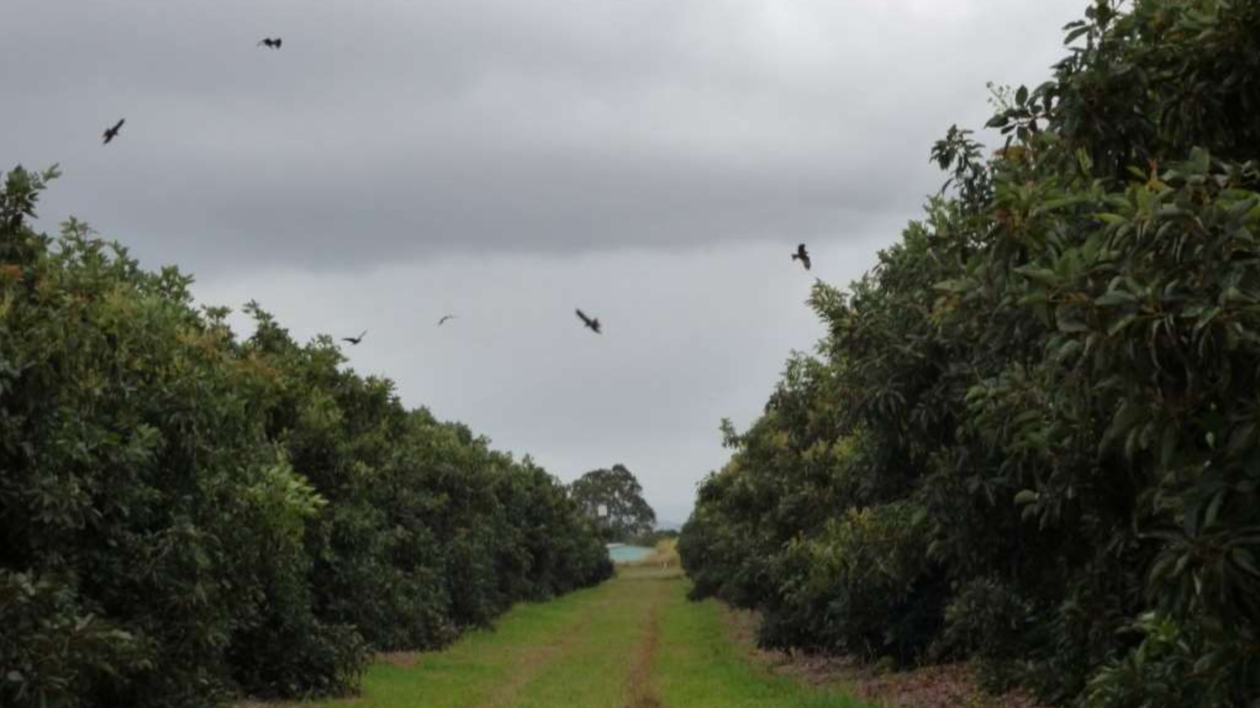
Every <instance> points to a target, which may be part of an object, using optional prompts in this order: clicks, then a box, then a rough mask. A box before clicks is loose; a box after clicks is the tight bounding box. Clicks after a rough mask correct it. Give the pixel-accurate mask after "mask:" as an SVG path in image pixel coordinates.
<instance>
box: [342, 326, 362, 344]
mask: <svg viewBox="0 0 1260 708" xmlns="http://www.w3.org/2000/svg"><path fill="white" fill-rule="evenodd" d="M364 334H367V330H366V329H365V330H363V333H362V334H360V335H359V336H357V337H342V338H341V341H343V342H350V343H351V344H358V343H359V342H362V341H363V335H364Z"/></svg>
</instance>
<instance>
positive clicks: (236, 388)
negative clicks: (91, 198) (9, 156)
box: [0, 168, 612, 708]
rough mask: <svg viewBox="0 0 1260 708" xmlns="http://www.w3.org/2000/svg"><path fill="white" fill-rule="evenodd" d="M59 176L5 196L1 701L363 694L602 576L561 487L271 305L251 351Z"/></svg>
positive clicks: (606, 567)
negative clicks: (381, 672) (279, 316)
mask: <svg viewBox="0 0 1260 708" xmlns="http://www.w3.org/2000/svg"><path fill="white" fill-rule="evenodd" d="M55 176H56V173H55V171H49V172H47V173H44V174H36V173H32V172H29V171H27V170H24V169H21V168H18V169H14V170H12V171H11V172H9V173H8V174H7V175H5V177H4V186H3V190H0V539H3V541H2V542H0V627H2V628H3V629H2V630H0V705H4V706H15V707H25V706H62V707H65V708H77V707H88V706H123V705H125V706H137V707H138V708H144V707H147V706H153V707H158V706H161V707H163V708H171V707H194V706H214V705H221V704H222V703H224V702H225V701H227V700H229V699H231V698H232V697H234V696H237V695H239V694H242V693H249V694H253V695H260V696H276V697H302V696H314V695H327V694H339V693H345V692H348V691H352V690H354V689H355V687H356V686H357V685H358V681H359V677H360V674H361V672H362V670H363V668H364V666H365V664H366V661H367V659H368V656H369V651H370V650H373V649H376V650H401V649H427V648H434V647H440V646H443V645H445V644H447V643H449V642H450V641H452V640H453V639H454V638H455V637H456V636H458V635H459V634H460V633H461V632H462V631H463V630H465V629H466V628H469V627H477V626H485V625H487V624H488V623H489V622H490V621H491V619H492V618H494V617H495V616H496V615H497V614H499V613H500V612H502V611H504V610H505V609H506V608H508V607H509V606H510V605H511V604H512V603H513V602H515V601H517V600H524V599H541V598H547V597H550V596H552V595H555V594H557V593H563V592H567V591H569V590H572V589H575V588H578V587H582V586H586V585H590V584H593V583H596V582H599V581H601V580H603V579H604V578H607V577H608V576H609V575H610V574H611V572H612V567H611V563H610V562H609V560H608V557H607V553H606V551H605V549H604V547H603V545H602V543H601V541H600V538H599V536H598V534H597V533H596V530H595V528H594V526H593V525H592V524H591V523H590V522H589V521H588V520H587V519H586V517H585V516H584V515H583V514H582V512H581V510H580V509H579V508H578V506H577V505H576V504H575V503H574V502H573V501H572V500H570V499H569V498H568V496H567V494H566V491H565V488H564V486H563V485H561V484H560V483H559V482H558V481H557V480H556V479H555V478H553V477H552V476H551V475H549V474H547V473H546V472H545V471H544V470H542V469H541V468H539V467H538V466H536V465H534V464H533V463H532V462H531V461H530V460H529V459H528V458H526V459H524V460H517V459H514V458H512V457H511V456H510V455H507V454H504V453H501V452H497V451H495V450H493V449H492V448H491V447H490V445H489V441H487V440H486V439H484V438H481V437H478V436H476V435H474V434H473V433H472V431H470V430H469V429H468V428H467V427H465V426H463V425H460V424H455V423H444V422H441V421H439V420H437V419H436V418H435V417H434V416H433V415H431V414H430V413H429V412H428V411H426V410H424V409H418V410H408V409H406V408H405V407H404V406H403V405H402V403H401V402H400V401H399V400H398V397H397V396H396V394H395V393H394V387H393V384H392V383H391V382H390V381H389V380H388V379H383V378H377V377H371V376H368V377H365V376H361V375H359V374H356V373H355V372H354V371H352V370H349V369H348V368H347V367H346V366H345V364H346V361H345V359H344V357H343V356H342V355H341V353H340V352H339V350H338V349H337V347H336V346H335V344H334V343H333V341H332V340H331V338H329V337H327V336H321V337H318V338H317V339H315V340H314V341H313V342H311V343H309V344H305V345H302V344H298V343H296V342H295V341H293V339H292V338H291V337H290V336H289V334H288V332H287V331H286V330H285V329H284V328H282V327H281V326H280V325H279V324H278V323H277V322H276V321H275V319H274V318H273V317H272V316H271V315H269V314H268V313H266V312H265V311H263V310H262V309H261V308H260V307H259V306H257V305H256V304H251V305H250V306H249V307H248V308H247V311H248V313H249V314H250V315H252V317H253V318H254V321H255V324H256V331H255V332H254V334H253V335H252V336H250V337H249V338H248V339H244V340H241V339H238V338H237V337H236V335H235V334H234V333H233V332H232V331H231V330H230V329H229V327H228V326H227V325H226V323H225V318H226V316H227V314H228V312H227V310H225V309H222V308H202V309H198V308H196V307H194V305H193V298H192V295H191V293H190V291H189V286H190V283H191V278H189V277H187V276H185V275H182V274H181V273H180V272H179V271H178V270H176V269H175V268H167V269H164V270H162V271H161V272H158V273H150V272H146V271H144V270H143V269H141V268H140V267H139V266H138V265H137V263H136V262H135V261H134V260H132V259H131V258H130V257H128V255H127V252H126V250H125V249H124V248H122V247H121V246H119V245H117V244H112V243H107V242H105V241H103V240H101V239H100V238H98V237H97V236H96V234H94V233H93V232H92V231H91V230H90V229H88V228H87V226H85V225H84V224H82V223H81V222H78V221H75V220H73V219H72V220H71V221H69V222H67V223H65V224H64V225H63V226H62V231H61V235H60V237H58V238H51V237H48V236H46V235H43V234H40V233H37V232H35V231H34V230H33V229H32V228H31V227H30V225H29V220H30V219H31V218H32V217H33V216H34V215H35V207H36V205H37V203H38V198H39V195H40V193H41V190H42V189H44V187H45V184H46V182H47V181H48V180H50V179H52V178H53V177H55Z"/></svg>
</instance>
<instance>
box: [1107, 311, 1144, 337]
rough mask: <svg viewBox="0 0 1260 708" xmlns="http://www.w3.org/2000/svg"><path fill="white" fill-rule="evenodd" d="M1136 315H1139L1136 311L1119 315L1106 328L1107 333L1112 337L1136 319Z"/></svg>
mask: <svg viewBox="0 0 1260 708" xmlns="http://www.w3.org/2000/svg"><path fill="white" fill-rule="evenodd" d="M1138 317H1139V315H1138V314H1136V313H1134V314H1129V315H1125V316H1124V317H1121V318H1120V319H1118V320H1116V321H1115V322H1113V323H1112V324H1111V326H1110V327H1108V328H1107V335H1108V336H1111V337H1114V336H1116V335H1117V334H1119V333H1120V332H1123V331H1124V329H1125V328H1126V327H1128V326H1129V325H1131V324H1133V323H1134V322H1135V321H1137V319H1138Z"/></svg>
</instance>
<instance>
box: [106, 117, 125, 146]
mask: <svg viewBox="0 0 1260 708" xmlns="http://www.w3.org/2000/svg"><path fill="white" fill-rule="evenodd" d="M126 122H127V119H126V118H119V119H118V122H117V123H115V124H114V127H112V128H106V129H105V142H103V143H101V144H102V145H109V141H111V140H113V139H114V138H116V137H118V131H120V130H122V124H123V123H126Z"/></svg>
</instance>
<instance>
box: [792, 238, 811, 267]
mask: <svg viewBox="0 0 1260 708" xmlns="http://www.w3.org/2000/svg"><path fill="white" fill-rule="evenodd" d="M792 260H794V261H800V262H801V265H803V266H805V270H809V251H806V250H805V244H803V243H802V244H801V245H799V246H797V247H796V253H793V254H792Z"/></svg>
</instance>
